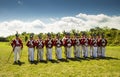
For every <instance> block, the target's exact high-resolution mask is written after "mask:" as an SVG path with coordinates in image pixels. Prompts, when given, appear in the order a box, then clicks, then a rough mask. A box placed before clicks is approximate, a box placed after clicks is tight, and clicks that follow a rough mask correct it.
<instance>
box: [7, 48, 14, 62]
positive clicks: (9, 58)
mask: <svg viewBox="0 0 120 77" xmlns="http://www.w3.org/2000/svg"><path fill="white" fill-rule="evenodd" d="M14 49H15V46H14V47H13V49H12V51H11V53H10V55H9V57H8V60H7V63H8V61H9V60H10V58H11V55H12V53H13V52H14Z"/></svg>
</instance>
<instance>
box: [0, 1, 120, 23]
mask: <svg viewBox="0 0 120 77" xmlns="http://www.w3.org/2000/svg"><path fill="white" fill-rule="evenodd" d="M119 7H120V0H0V21H4V20H12V19H20V20H29V19H36V18H39V19H42V18H43V19H45V18H48V17H49V18H51V17H52V18H59V17H64V16H74V15H76V14H79V13H85V14H93V15H96V14H106V15H120V8H119Z"/></svg>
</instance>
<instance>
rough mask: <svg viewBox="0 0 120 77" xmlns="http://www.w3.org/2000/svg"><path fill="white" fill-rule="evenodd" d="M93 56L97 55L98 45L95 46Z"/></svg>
mask: <svg viewBox="0 0 120 77" xmlns="http://www.w3.org/2000/svg"><path fill="white" fill-rule="evenodd" d="M93 57H97V47H94V46H93Z"/></svg>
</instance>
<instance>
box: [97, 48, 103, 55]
mask: <svg viewBox="0 0 120 77" xmlns="http://www.w3.org/2000/svg"><path fill="white" fill-rule="evenodd" d="M97 55H98V56H99V57H100V56H102V50H101V47H100V46H99V47H98V48H97Z"/></svg>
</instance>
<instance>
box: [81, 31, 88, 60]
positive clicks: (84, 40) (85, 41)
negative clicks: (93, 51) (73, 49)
mask: <svg viewBox="0 0 120 77" xmlns="http://www.w3.org/2000/svg"><path fill="white" fill-rule="evenodd" d="M81 44H82V50H83V57H85V58H87V57H88V46H89V39H88V38H87V35H86V34H85V33H84V34H83V36H82V38H81Z"/></svg>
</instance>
